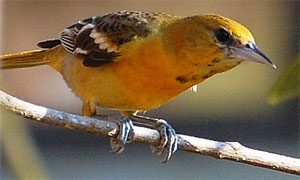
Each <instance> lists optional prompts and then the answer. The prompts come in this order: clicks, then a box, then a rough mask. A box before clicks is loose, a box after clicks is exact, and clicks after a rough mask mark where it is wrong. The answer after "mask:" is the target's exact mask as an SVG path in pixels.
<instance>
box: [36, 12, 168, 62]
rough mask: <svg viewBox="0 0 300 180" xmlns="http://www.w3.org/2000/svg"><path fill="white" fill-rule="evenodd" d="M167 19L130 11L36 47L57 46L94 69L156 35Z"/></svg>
mask: <svg viewBox="0 0 300 180" xmlns="http://www.w3.org/2000/svg"><path fill="white" fill-rule="evenodd" d="M167 18H171V16H169V15H167V14H163V13H144V12H130V11H120V12H116V13H110V14H105V15H101V16H94V17H91V18H88V19H85V20H82V21H78V22H77V23H76V24H73V25H72V26H69V27H67V28H66V29H64V30H63V31H62V32H61V34H60V39H59V40H48V41H45V42H41V43H39V46H40V47H43V48H49V47H53V46H55V45H57V44H59V43H61V44H62V45H63V47H64V48H65V49H66V50H67V51H68V52H70V53H73V54H75V55H78V56H83V64H84V65H85V66H87V67H98V66H101V65H103V64H107V63H111V62H113V61H114V59H115V58H116V57H117V56H119V55H120V52H119V47H120V46H121V45H122V44H125V43H127V42H130V41H132V40H133V39H135V38H139V37H146V36H148V35H149V34H151V33H154V32H156V31H157V30H158V28H159V25H160V24H161V23H162V21H163V19H167Z"/></svg>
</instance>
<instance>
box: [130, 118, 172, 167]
mask: <svg viewBox="0 0 300 180" xmlns="http://www.w3.org/2000/svg"><path fill="white" fill-rule="evenodd" d="M130 119H132V121H133V122H134V123H137V124H141V125H144V126H148V127H152V128H154V129H156V130H158V131H159V133H160V143H159V144H158V145H151V146H150V148H151V151H152V152H153V153H155V154H158V155H161V154H163V155H164V158H163V160H162V162H167V161H168V160H169V159H170V158H171V156H172V154H173V153H174V152H175V151H176V150H177V148H178V147H177V143H178V137H177V135H176V132H175V130H174V129H173V128H172V127H171V126H170V125H169V124H168V123H167V122H166V121H165V120H163V119H154V118H149V117H144V116H138V115H132V116H130Z"/></svg>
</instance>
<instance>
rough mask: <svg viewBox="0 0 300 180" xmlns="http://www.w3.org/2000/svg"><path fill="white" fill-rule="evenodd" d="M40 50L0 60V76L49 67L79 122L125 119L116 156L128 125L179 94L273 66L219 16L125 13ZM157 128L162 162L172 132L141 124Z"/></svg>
mask: <svg viewBox="0 0 300 180" xmlns="http://www.w3.org/2000/svg"><path fill="white" fill-rule="evenodd" d="M37 45H38V46H39V47H40V49H37V50H32V51H26V52H21V53H16V54H6V55H1V56H0V69H2V70H5V69H12V68H25V67H32V66H39V65H48V66H50V67H52V68H53V69H55V70H56V71H58V72H59V73H60V74H61V75H62V77H63V78H64V80H65V82H66V84H67V85H68V87H69V88H70V89H71V90H72V91H73V92H74V93H75V95H76V96H78V97H79V98H80V99H81V100H82V102H83V105H82V114H83V115H84V116H93V115H96V107H98V106H99V107H103V108H107V109H113V110H116V111H118V112H120V113H121V114H122V118H121V119H120V120H119V121H118V125H119V127H120V128H119V133H118V136H117V137H115V138H112V139H111V148H112V150H113V151H114V152H116V153H121V152H122V151H123V150H124V148H125V144H126V143H127V142H128V141H130V139H132V138H131V137H132V136H133V135H134V131H133V123H139V122H135V121H137V120H136V119H134V118H132V117H133V116H135V115H137V113H138V112H141V111H148V110H150V109H154V108H158V107H159V106H161V105H162V104H165V103H166V102H168V101H170V100H172V99H174V98H175V97H176V96H178V95H179V94H181V93H182V92H184V91H186V90H187V89H190V88H191V87H195V85H197V84H200V83H201V82H203V81H205V80H207V79H209V78H210V77H212V76H213V75H216V74H219V73H223V72H225V71H228V70H230V69H232V68H234V67H236V66H237V65H239V64H240V63H241V62H243V61H252V62H258V63H263V64H267V65H271V66H272V67H273V68H276V66H275V64H274V63H273V62H272V61H271V60H270V59H269V58H268V57H267V56H266V55H265V54H264V53H263V52H262V51H261V50H260V49H259V48H258V46H257V45H256V43H255V40H254V37H253V35H252V33H251V32H250V31H249V30H248V29H247V28H246V27H245V26H243V25H241V24H240V23H238V22H236V21H234V20H231V19H229V18H226V17H223V16H220V15H216V14H200V15H193V16H187V17H182V16H176V15H170V14H166V13H158V12H139V11H128V10H122V11H118V12H113V13H107V14H102V15H97V16H93V17H90V18H87V19H84V20H80V21H77V22H76V23H74V24H73V25H71V26H68V27H66V28H65V29H63V31H62V32H61V33H60V34H59V36H58V38H55V39H48V40H45V41H42V42H39V43H38V44H37ZM140 123H142V124H144V125H149V126H150V127H152V128H154V129H157V130H158V131H159V132H160V135H161V138H160V139H161V140H160V141H161V142H160V143H159V144H158V145H155V146H152V151H153V152H155V153H157V154H159V155H161V154H164V158H163V162H167V161H168V160H169V159H170V157H171V155H172V154H173V153H174V152H175V151H176V150H177V148H178V147H177V142H178V137H177V135H176V132H175V130H174V129H173V128H172V127H171V126H170V125H169V124H168V122H167V121H165V120H162V119H151V118H149V119H146V120H145V121H143V122H140Z"/></svg>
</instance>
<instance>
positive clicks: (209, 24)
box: [201, 15, 276, 68]
mask: <svg viewBox="0 0 300 180" xmlns="http://www.w3.org/2000/svg"><path fill="white" fill-rule="evenodd" d="M201 19H203V20H202V21H205V22H206V23H204V24H203V26H204V28H205V29H206V31H207V32H208V33H210V37H211V38H210V40H211V41H212V43H214V44H216V45H217V46H218V47H219V48H220V49H222V50H223V57H224V59H227V60H230V59H233V60H242V61H243V60H249V61H254V62H258V63H263V64H268V65H271V66H273V68H276V66H275V64H274V63H273V62H272V61H271V60H270V59H269V58H268V57H267V56H266V55H265V54H264V53H263V52H262V51H261V50H260V49H259V48H258V47H257V45H256V44H255V40H254V37H253V35H252V33H251V32H250V31H249V30H248V29H247V28H246V27H244V26H243V25H241V24H239V23H237V22H235V21H233V20H231V19H228V18H225V17H222V16H219V15H204V16H202V17H201Z"/></svg>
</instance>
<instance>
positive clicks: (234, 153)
mask: <svg viewBox="0 0 300 180" xmlns="http://www.w3.org/2000/svg"><path fill="white" fill-rule="evenodd" d="M0 105H1V106H3V107H6V108H8V109H9V110H11V111H13V112H15V113H17V114H20V115H22V116H24V117H27V118H30V119H31V120H34V121H37V122H40V123H45V124H51V125H56V126H60V127H64V128H68V129H74V130H79V131H83V132H87V133H91V134H94V135H103V136H109V137H115V136H117V134H118V131H119V127H118V125H117V124H116V123H114V121H116V120H117V119H119V118H121V117H119V116H112V117H105V118H103V117H102V118H100V119H98V118H97V119H96V118H88V117H82V116H79V115H74V114H70V113H66V112H63V111H58V110H54V109H50V108H46V107H42V106H38V105H34V104H31V103H28V102H25V101H22V100H19V99H17V98H15V97H12V96H10V95H8V94H7V93H5V92H3V91H1V90H0ZM134 118H142V117H139V116H135V117H134ZM134 132H135V134H134V137H133V141H134V142H141V143H146V144H153V145H155V144H157V143H159V138H160V136H159V133H158V132H157V131H156V130H153V129H149V128H144V127H138V126H134ZM178 138H179V142H178V146H179V149H180V150H182V151H187V152H193V153H199V154H202V155H207V156H211V157H215V158H218V159H227V160H231V161H235V162H240V163H245V164H250V165H254V166H259V167H264V168H268V169H273V170H277V171H282V172H286V173H291V174H295V175H300V159H297V158H292V157H287V156H283V155H279V154H274V153H269V152H264V151H259V150H255V149H250V148H248V147H245V146H243V145H241V144H240V143H238V142H218V141H213V140H208V139H203V138H198V137H192V136H187V135H182V134H178Z"/></svg>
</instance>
